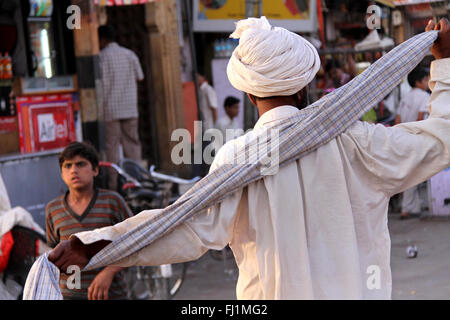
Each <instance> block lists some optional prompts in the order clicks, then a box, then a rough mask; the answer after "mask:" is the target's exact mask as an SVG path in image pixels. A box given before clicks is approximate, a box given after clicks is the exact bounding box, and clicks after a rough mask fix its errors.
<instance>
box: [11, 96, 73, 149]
mask: <svg viewBox="0 0 450 320" xmlns="http://www.w3.org/2000/svg"><path fill="white" fill-rule="evenodd" d="M73 100H74V99H73V96H72V94H59V95H42V96H31V97H19V98H17V109H18V114H19V137H20V150H21V152H22V153H29V152H38V151H44V150H53V149H58V148H61V147H64V146H66V145H67V144H69V143H70V142H72V141H75V140H76V134H75V126H74V119H73V108H72V105H73V103H74V102H73Z"/></svg>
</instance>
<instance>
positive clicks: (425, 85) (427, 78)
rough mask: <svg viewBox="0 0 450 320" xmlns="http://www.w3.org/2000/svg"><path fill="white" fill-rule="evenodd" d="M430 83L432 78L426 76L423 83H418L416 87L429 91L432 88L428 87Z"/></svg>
mask: <svg viewBox="0 0 450 320" xmlns="http://www.w3.org/2000/svg"><path fill="white" fill-rule="evenodd" d="M429 81H430V77H429V76H426V77H425V78H423V79H422V80H421V81H416V87H418V88H420V89H422V90H424V91H427V90H428V89H429V88H430V87H429V86H428V82H429Z"/></svg>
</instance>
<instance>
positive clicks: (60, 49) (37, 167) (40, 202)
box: [0, 0, 82, 227]
mask: <svg viewBox="0 0 450 320" xmlns="http://www.w3.org/2000/svg"><path fill="white" fill-rule="evenodd" d="M1 5H2V6H4V7H2V9H3V10H0V11H1V12H3V13H7V14H6V15H1V16H0V28H1V32H0V37H1V41H0V46H1V49H0V51H1V52H2V57H3V58H2V59H1V60H0V62H1V66H0V70H1V71H2V72H1V80H0V82H1V93H2V94H1V98H0V106H1V108H0V109H1V113H0V140H1V144H0V174H1V175H2V178H3V181H4V182H5V185H6V188H7V190H8V194H9V198H10V200H11V205H12V206H22V207H23V208H25V209H26V210H27V211H29V212H30V213H31V214H32V216H33V218H34V219H35V221H36V222H37V223H38V224H40V225H41V226H42V227H45V205H46V203H47V202H48V201H49V200H51V199H52V198H54V197H56V196H58V195H60V194H61V193H62V192H64V190H65V186H64V184H63V182H62V180H61V178H60V172H59V165H58V160H57V155H58V153H59V152H60V150H61V149H62V148H63V147H64V146H65V145H67V144H68V143H70V142H72V141H75V140H79V141H81V140H82V132H81V124H80V121H81V120H80V112H79V103H78V100H79V98H78V86H77V77H76V75H75V69H76V68H75V60H74V53H73V35H72V32H71V30H69V29H67V28H65V27H64V25H65V19H66V18H65V17H66V8H67V6H68V5H70V1H65V0H61V1H57V2H56V1H52V0H26V1H25V0H12V1H7V2H6V4H5V1H3V2H1Z"/></svg>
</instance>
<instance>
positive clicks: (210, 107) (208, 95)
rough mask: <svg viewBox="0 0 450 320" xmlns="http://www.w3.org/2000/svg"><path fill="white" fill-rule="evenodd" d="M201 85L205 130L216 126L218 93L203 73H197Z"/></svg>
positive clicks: (201, 110)
mask: <svg viewBox="0 0 450 320" xmlns="http://www.w3.org/2000/svg"><path fill="white" fill-rule="evenodd" d="M197 79H198V85H199V96H200V97H199V104H200V112H201V113H202V120H203V131H206V130H208V129H211V128H214V124H215V123H216V121H217V109H218V108H219V103H218V102H217V95H216V91H215V90H214V88H213V87H212V86H211V85H210V84H209V83H208V80H207V79H206V77H205V76H204V75H202V74H198V75H197Z"/></svg>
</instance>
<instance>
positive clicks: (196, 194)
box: [84, 31, 438, 270]
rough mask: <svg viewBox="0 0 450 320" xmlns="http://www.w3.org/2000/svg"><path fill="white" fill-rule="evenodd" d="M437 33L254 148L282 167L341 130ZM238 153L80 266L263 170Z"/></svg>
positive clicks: (115, 253) (261, 159) (397, 51)
mask: <svg viewBox="0 0 450 320" xmlns="http://www.w3.org/2000/svg"><path fill="white" fill-rule="evenodd" d="M437 35H438V32H437V31H430V32H425V33H421V34H418V35H416V36H414V37H413V38H410V39H409V40H407V41H405V42H403V43H402V44H400V45H399V46H397V47H396V48H394V49H392V50H391V51H390V52H389V53H387V54H386V55H384V56H383V57H381V58H380V59H379V60H377V61H376V62H375V63H374V64H372V65H371V66H370V67H369V68H368V69H367V70H365V71H364V72H363V73H361V74H360V75H359V76H357V77H355V78H354V79H353V80H352V81H350V82H349V83H347V84H346V85H344V86H342V87H340V88H339V89H337V90H335V91H333V92H331V93H329V94H328V95H326V96H325V97H324V98H322V99H320V100H318V101H317V102H315V103H314V104H312V105H310V106H308V107H307V108H305V109H303V110H301V112H300V113H299V114H298V115H296V116H293V117H290V118H289V119H287V120H284V121H283V122H282V123H278V124H276V125H275V126H274V127H273V129H277V130H279V131H278V132H279V136H278V141H277V143H276V144H274V143H271V136H270V135H267V134H266V135H264V137H263V141H262V142H261V141H260V140H258V141H251V142H250V144H253V145H255V144H259V145H258V146H257V148H258V150H260V148H261V147H264V146H266V147H267V146H269V147H268V150H270V151H271V152H278V154H279V166H280V167H281V166H283V165H286V164H288V163H290V162H291V161H294V160H296V159H298V158H301V157H302V156H304V155H306V154H308V153H309V152H312V151H314V150H316V149H317V148H318V147H320V146H321V145H323V144H325V143H327V142H329V141H330V140H332V139H334V138H336V137H337V136H338V135H339V134H341V133H343V132H344V131H345V130H346V129H347V128H348V127H349V126H351V125H352V124H353V123H354V122H355V121H357V120H358V119H359V118H360V117H361V116H362V115H363V114H364V113H366V112H367V111H368V110H370V109H371V108H373V107H374V106H375V105H376V104H377V103H379V102H380V101H381V100H382V99H383V98H384V97H385V96H386V95H387V94H388V93H389V92H391V91H392V89H393V88H394V87H395V86H397V85H398V84H399V83H400V82H401V81H402V79H404V77H406V76H407V74H408V73H409V72H410V71H411V70H412V69H414V68H415V67H416V66H417V64H418V63H419V62H420V61H421V60H422V59H423V58H424V57H425V56H426V55H427V54H429V50H430V48H431V46H432V45H433V43H434V41H435V40H436V38H437ZM272 142H273V141H272ZM242 156H243V155H242V153H241V154H236V155H235V160H236V161H235V162H234V163H233V164H225V165H222V166H220V167H219V168H217V169H216V170H215V171H213V172H210V173H209V174H208V175H207V176H206V177H204V178H203V179H202V180H200V181H199V182H197V183H196V184H195V185H194V186H193V187H192V188H191V189H190V190H188V191H187V192H186V193H185V194H184V195H183V196H181V197H180V198H179V199H178V201H176V202H175V203H173V204H172V205H170V206H168V207H166V208H165V209H164V210H162V211H161V213H160V214H158V215H157V216H156V217H155V218H154V219H150V220H149V221H146V222H145V223H142V224H140V225H139V226H137V227H136V228H134V229H133V230H130V231H129V232H127V233H126V234H124V235H122V236H121V237H120V238H118V239H116V240H115V241H113V242H112V243H110V244H109V245H107V246H106V247H105V248H104V249H103V250H101V251H100V252H98V253H97V254H96V255H95V256H94V257H92V259H91V260H90V262H89V264H88V265H87V266H86V267H85V268H84V270H90V269H95V268H99V267H102V266H106V265H109V264H111V263H114V262H116V261H118V260H120V259H122V258H125V257H127V256H129V255H131V254H133V253H135V252H137V251H138V250H140V249H142V248H143V247H145V246H147V245H149V244H150V243H151V242H152V241H154V240H155V239H157V238H158V237H160V236H162V235H163V234H165V233H166V232H168V231H170V230H172V229H173V228H175V227H176V226H177V225H178V224H180V223H182V222H183V221H185V220H186V219H189V218H190V217H192V216H193V215H194V214H196V213H198V212H201V211H202V210H204V209H207V208H209V207H211V206H213V205H214V204H216V203H219V202H220V201H222V200H223V199H225V198H226V197H227V196H229V195H231V194H232V193H233V192H235V191H236V190H238V189H240V188H243V187H245V186H246V185H248V184H250V183H252V182H254V181H256V180H258V179H261V178H262V177H263V176H264V175H265V174H264V169H265V164H266V163H267V161H266V160H267V159H266V158H265V157H267V155H264V154H263V155H257V156H256V158H255V159H254V161H247V162H246V163H244V164H242V161H241V162H240V161H239V159H242Z"/></svg>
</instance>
